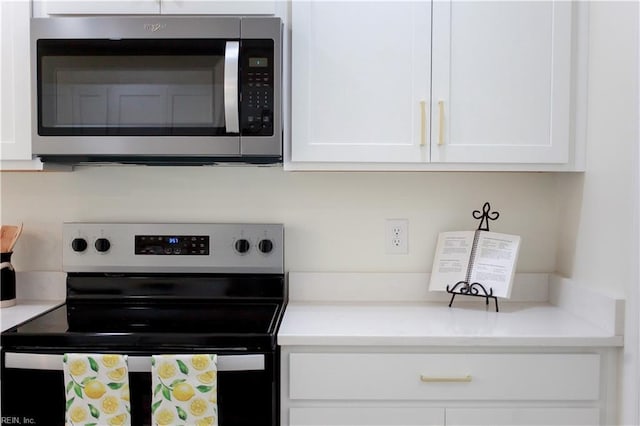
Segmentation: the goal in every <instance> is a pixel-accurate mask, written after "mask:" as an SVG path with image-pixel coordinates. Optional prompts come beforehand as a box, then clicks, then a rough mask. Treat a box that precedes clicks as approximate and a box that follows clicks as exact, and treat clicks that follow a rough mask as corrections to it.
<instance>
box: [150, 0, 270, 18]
mask: <svg viewBox="0 0 640 426" xmlns="http://www.w3.org/2000/svg"><path fill="white" fill-rule="evenodd" d="M160 10H161V13H163V14H169V15H180V14H192V15H198V14H201V15H204V14H210V15H273V14H274V13H275V11H276V2H275V0H257V1H249V0H243V1H238V0H226V1H223V0H162V4H161V7H160Z"/></svg>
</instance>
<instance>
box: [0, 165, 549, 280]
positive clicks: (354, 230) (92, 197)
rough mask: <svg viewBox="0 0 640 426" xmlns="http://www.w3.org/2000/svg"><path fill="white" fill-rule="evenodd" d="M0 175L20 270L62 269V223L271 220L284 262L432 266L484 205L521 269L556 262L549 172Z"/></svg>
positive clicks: (90, 170) (103, 170)
mask: <svg viewBox="0 0 640 426" xmlns="http://www.w3.org/2000/svg"><path fill="white" fill-rule="evenodd" d="M0 180H1V190H2V197H1V202H2V205H1V214H2V217H1V220H2V223H6V224H10V223H16V222H20V221H22V222H24V233H23V235H22V237H21V238H20V240H19V241H18V244H17V246H16V248H15V254H14V256H13V258H12V260H13V263H14V266H15V267H16V268H17V269H18V270H52V271H59V270H61V246H60V245H61V235H60V233H61V224H62V222H63V221H141V222H145V221H159V222H162V221H183V222H262V221H264V222H281V223H284V224H285V235H286V268H287V270H296V271H312V270H315V271H406V272H419V271H430V270H431V262H432V260H433V249H434V246H435V240H436V236H437V233H438V232H440V231H444V230H455V229H475V228H476V227H477V221H476V220H475V219H473V218H472V216H471V212H472V211H473V210H474V209H480V208H481V207H482V204H483V203H484V201H490V202H491V203H492V207H493V208H495V209H496V210H498V211H499V212H500V213H501V217H500V219H498V221H497V222H495V223H494V224H492V225H491V229H492V230H496V231H501V232H507V233H516V234H521V235H522V237H523V245H522V249H521V254H520V258H519V264H518V270H519V271H520V272H549V271H553V270H554V269H555V256H556V251H555V250H556V247H555V246H556V242H555V232H556V226H557V216H558V210H557V200H556V196H555V193H556V189H555V181H554V177H553V175H552V174H544V173H537V174H536V173H515V174H513V173H417V172H416V173H409V172H407V173H384V172H356V173H331V172H330V173H317V172H284V171H282V169H281V168H276V167H266V168H265V167H186V168H178V167H145V166H139V167H131V166H127V167H113V166H108V167H82V168H79V169H78V170H76V171H74V172H52V173H1V174H0ZM386 218H407V219H409V254H408V255H387V254H385V247H384V221H385V219H386Z"/></svg>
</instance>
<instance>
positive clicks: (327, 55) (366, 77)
mask: <svg viewBox="0 0 640 426" xmlns="http://www.w3.org/2000/svg"><path fill="white" fill-rule="evenodd" d="M291 7H292V19H291V31H292V58H291V61H292V89H291V90H292V103H291V110H292V114H291V115H292V117H291V123H292V148H291V154H292V161H320V162H323V161H324V162H424V161H428V160H429V159H428V154H429V153H428V151H429V150H428V135H429V134H428V131H429V129H428V119H429V116H428V113H429V111H428V108H429V84H430V56H431V52H430V46H431V41H430V39H431V3H430V2H417V1H411V2H397V1H371V2H368V1H355V2H344V1H342V2H337V1H336V2H333V1H324V0H318V1H296V0H294V1H293V2H292V5H291Z"/></svg>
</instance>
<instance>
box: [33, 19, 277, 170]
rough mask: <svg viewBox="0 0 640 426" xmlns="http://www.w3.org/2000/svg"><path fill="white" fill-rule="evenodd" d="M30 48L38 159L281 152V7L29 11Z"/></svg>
mask: <svg viewBox="0 0 640 426" xmlns="http://www.w3.org/2000/svg"><path fill="white" fill-rule="evenodd" d="M31 60H32V68H33V73H32V75H33V77H32V96H33V106H34V113H33V152H34V154H36V155H38V156H40V158H41V159H42V160H43V161H45V162H46V161H55V162H71V163H78V162H121V163H145V164H154V163H160V164H210V163H216V162H243V163H278V162H281V161H282V114H281V110H282V106H281V105H282V99H281V93H282V22H281V20H280V18H276V17H234V16H228V17H207V16H202V17H195V16H182V17H179V16H152V17H151V16H142V17H140V16H136V17H131V16H126V17H123V16H119V17H56V18H33V19H32V20H31Z"/></svg>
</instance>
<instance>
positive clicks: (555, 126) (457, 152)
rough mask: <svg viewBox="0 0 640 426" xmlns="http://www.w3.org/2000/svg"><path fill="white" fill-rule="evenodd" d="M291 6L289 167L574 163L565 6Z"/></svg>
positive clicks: (543, 166) (545, 166)
mask: <svg viewBox="0 0 640 426" xmlns="http://www.w3.org/2000/svg"><path fill="white" fill-rule="evenodd" d="M291 7H292V14H291V47H292V57H291V70H292V71H291V74H292V76H291V77H292V80H291V129H292V132H291V149H290V154H291V155H290V157H291V158H290V160H291V163H290V164H292V165H293V167H292V168H294V169H295V165H296V164H300V165H301V167H300V168H301V169H305V168H306V169H308V168H309V167H307V166H305V163H307V164H311V163H316V164H319V165H320V167H318V168H319V169H322V164H326V165H329V168H330V167H331V165H332V164H333V165H336V164H340V163H342V164H345V163H350V164H351V165H354V164H355V165H360V167H355V168H356V169H367V166H366V165H367V164H368V165H369V166H368V167H369V168H371V169H375V168H377V167H379V166H383V168H382V169H391V170H394V169H397V170H411V169H415V170H484V169H497V170H524V169H527V170H571V169H572V167H575V164H576V163H575V159H574V158H573V157H574V155H575V151H576V148H575V146H574V142H573V141H572V140H571V137H572V132H571V129H570V125H572V117H571V114H572V111H571V108H570V107H571V84H570V79H571V72H572V63H571V61H572V51H571V45H572V34H573V32H574V31H573V29H572V7H573V3H572V2H566V1H531V2H523V1H495V2H487V1H469V2H461V1H434V2H431V1H428V0H425V1H412V2H394V1H373V2H362V1H351V2H330V1H324V0H312V1H296V0H294V1H293V2H292V5H291ZM432 11H433V12H432ZM432 13H433V16H432ZM432 25H433V28H432ZM578 84H579V83H578ZM372 163H378V164H375V165H374V164H372ZM385 164H386V165H387V166H386V167H384V165H385ZM531 165H533V166H531ZM345 167H346V168H349V167H350V166H349V165H347V166H345ZM483 167H484V168H483ZM501 167H502V168H501ZM554 167H555V169H554Z"/></svg>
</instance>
